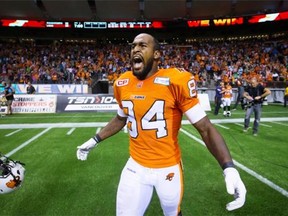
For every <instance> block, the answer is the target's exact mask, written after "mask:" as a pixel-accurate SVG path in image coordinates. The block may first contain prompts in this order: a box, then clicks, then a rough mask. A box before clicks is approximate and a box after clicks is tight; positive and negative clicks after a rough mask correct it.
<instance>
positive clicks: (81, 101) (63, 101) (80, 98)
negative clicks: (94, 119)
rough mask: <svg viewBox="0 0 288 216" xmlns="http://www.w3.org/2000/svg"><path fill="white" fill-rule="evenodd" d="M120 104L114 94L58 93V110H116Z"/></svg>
mask: <svg viewBox="0 0 288 216" xmlns="http://www.w3.org/2000/svg"><path fill="white" fill-rule="evenodd" d="M117 109H118V105H117V102H116V99H115V98H114V96H113V95H112V94H99V95H94V94H85V95H78V94H75V95H58V99H57V110H56V111H57V112H95V111H116V110H117Z"/></svg>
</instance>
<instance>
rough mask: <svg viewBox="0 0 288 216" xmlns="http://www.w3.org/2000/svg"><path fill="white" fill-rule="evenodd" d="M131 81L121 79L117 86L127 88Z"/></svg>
mask: <svg viewBox="0 0 288 216" xmlns="http://www.w3.org/2000/svg"><path fill="white" fill-rule="evenodd" d="M128 83H129V79H119V80H117V81H116V86H125V85H128Z"/></svg>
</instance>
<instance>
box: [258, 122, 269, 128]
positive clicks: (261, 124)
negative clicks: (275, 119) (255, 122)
mask: <svg viewBox="0 0 288 216" xmlns="http://www.w3.org/2000/svg"><path fill="white" fill-rule="evenodd" d="M260 126H264V127H269V128H271V127H272V126H271V125H267V124H263V123H261V122H260Z"/></svg>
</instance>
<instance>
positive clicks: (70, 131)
mask: <svg viewBox="0 0 288 216" xmlns="http://www.w3.org/2000/svg"><path fill="white" fill-rule="evenodd" d="M75 129H76V128H75V127H74V128H71V129H70V130H69V131H68V132H67V135H71V134H72V133H73V131H74V130H75Z"/></svg>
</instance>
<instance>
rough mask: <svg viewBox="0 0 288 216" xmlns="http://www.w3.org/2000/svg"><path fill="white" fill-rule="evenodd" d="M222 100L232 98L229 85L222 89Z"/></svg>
mask: <svg viewBox="0 0 288 216" xmlns="http://www.w3.org/2000/svg"><path fill="white" fill-rule="evenodd" d="M223 98H232V87H231V86H230V85H228V86H226V87H225V88H224V93H223Z"/></svg>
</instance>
